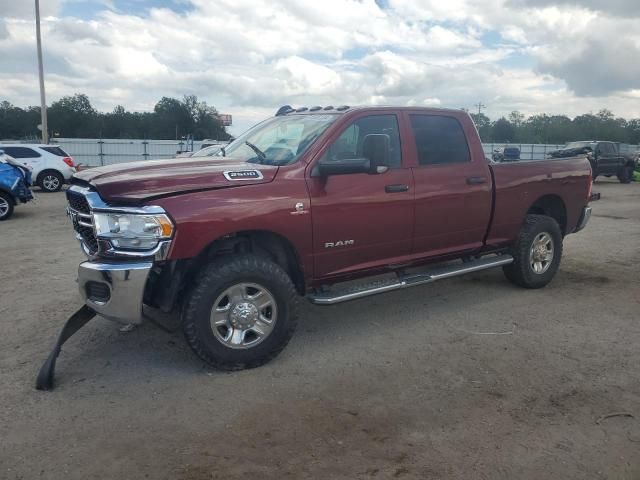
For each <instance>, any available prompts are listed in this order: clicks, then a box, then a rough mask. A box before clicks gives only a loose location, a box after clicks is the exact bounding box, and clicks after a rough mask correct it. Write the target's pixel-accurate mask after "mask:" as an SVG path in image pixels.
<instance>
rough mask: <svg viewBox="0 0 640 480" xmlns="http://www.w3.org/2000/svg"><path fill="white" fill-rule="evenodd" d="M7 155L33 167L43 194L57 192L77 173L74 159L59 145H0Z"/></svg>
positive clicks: (36, 180)
mask: <svg viewBox="0 0 640 480" xmlns="http://www.w3.org/2000/svg"><path fill="white" fill-rule="evenodd" d="M0 148H1V149H2V150H4V151H5V153H6V154H7V155H10V156H12V157H13V158H15V159H16V160H17V161H18V162H20V163H21V164H22V165H26V166H28V167H31V170H32V175H33V178H34V183H35V184H36V185H37V186H38V187H40V189H41V190H42V191H43V192H57V191H58V190H60V189H61V188H62V185H63V184H64V183H65V182H68V181H69V180H70V179H71V176H72V175H73V174H74V173H75V172H76V166H75V164H74V163H73V159H72V158H71V157H70V156H69V155H68V154H67V153H66V152H65V151H64V150H63V149H62V148H60V147H59V146H57V145H41V144H26V143H16V144H0Z"/></svg>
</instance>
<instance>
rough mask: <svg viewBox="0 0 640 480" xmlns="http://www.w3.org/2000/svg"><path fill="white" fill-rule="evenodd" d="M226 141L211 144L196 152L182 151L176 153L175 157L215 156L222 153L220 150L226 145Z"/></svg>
mask: <svg viewBox="0 0 640 480" xmlns="http://www.w3.org/2000/svg"><path fill="white" fill-rule="evenodd" d="M226 145H227V144H226V143H222V144H220V145H209V146H208V147H204V148H201V149H200V150H198V151H196V152H181V153H179V154H177V155H176V157H175V158H189V157H196V158H198V157H213V156H215V155H217V154H218V153H220V151H221V150H222V149H223V148H224V147H225V146H226Z"/></svg>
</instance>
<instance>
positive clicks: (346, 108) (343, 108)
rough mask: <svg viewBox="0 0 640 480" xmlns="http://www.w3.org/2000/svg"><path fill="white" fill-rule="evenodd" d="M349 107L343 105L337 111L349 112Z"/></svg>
mask: <svg viewBox="0 0 640 480" xmlns="http://www.w3.org/2000/svg"><path fill="white" fill-rule="evenodd" d="M349 108H350V107H349V105H342V106H341V107H338V108H336V110H338V111H339V112H342V111H344V110H349Z"/></svg>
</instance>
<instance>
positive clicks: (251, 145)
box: [244, 141, 267, 162]
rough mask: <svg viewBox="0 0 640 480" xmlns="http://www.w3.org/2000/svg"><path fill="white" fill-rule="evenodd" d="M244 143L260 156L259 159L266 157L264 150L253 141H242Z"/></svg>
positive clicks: (262, 159) (263, 159)
mask: <svg viewBox="0 0 640 480" xmlns="http://www.w3.org/2000/svg"><path fill="white" fill-rule="evenodd" d="M244 144H245V145H246V146H247V147H249V148H250V149H251V150H253V151H254V152H256V155H258V157H260V160H261V161H263V162H264V161H265V160H266V159H267V156H266V155H265V154H264V152H263V151H262V150H260V149H259V148H258V147H256V146H255V145H254V144H253V143H251V142H249V141H246V142H244Z"/></svg>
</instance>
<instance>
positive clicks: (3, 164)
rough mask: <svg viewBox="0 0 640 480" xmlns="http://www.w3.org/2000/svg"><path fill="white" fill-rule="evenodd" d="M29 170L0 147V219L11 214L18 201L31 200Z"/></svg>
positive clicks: (25, 201)
mask: <svg viewBox="0 0 640 480" xmlns="http://www.w3.org/2000/svg"><path fill="white" fill-rule="evenodd" d="M30 186H31V170H30V169H29V167H26V166H24V165H20V163H18V162H17V161H16V160H14V159H13V158H11V157H10V156H9V155H6V154H5V153H4V152H3V151H2V150H1V149H0V221H2V220H7V219H8V218H9V217H11V215H13V209H14V207H15V206H16V205H19V204H20V203H27V202H28V201H30V200H33V194H32V193H31V190H30V189H29V187H30Z"/></svg>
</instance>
